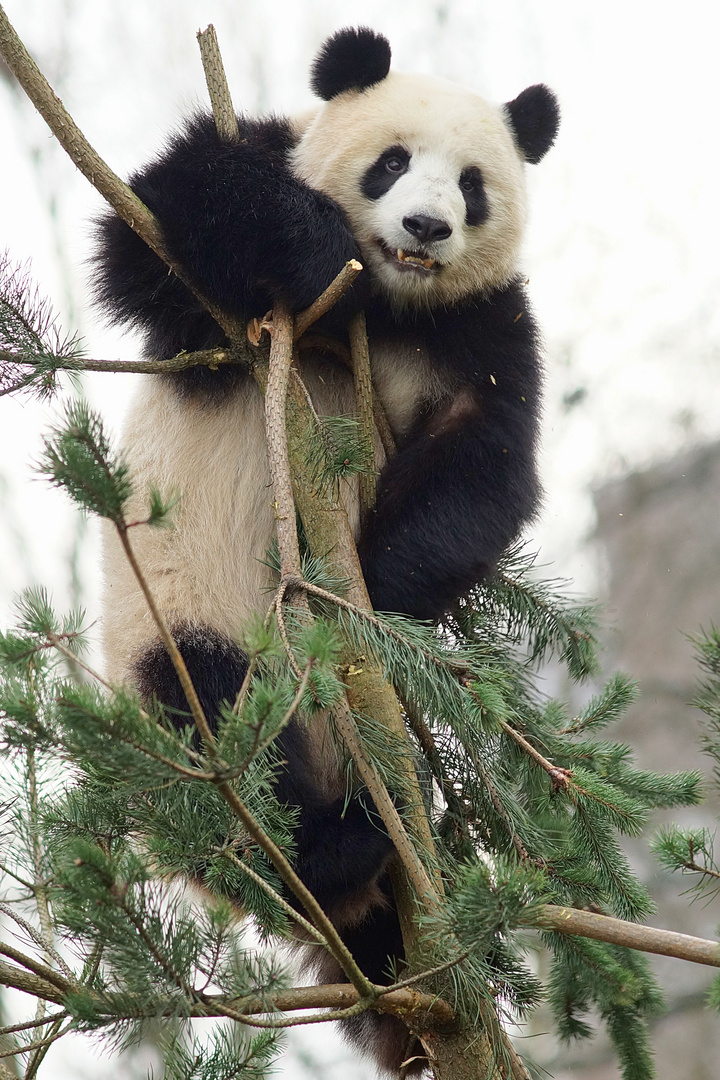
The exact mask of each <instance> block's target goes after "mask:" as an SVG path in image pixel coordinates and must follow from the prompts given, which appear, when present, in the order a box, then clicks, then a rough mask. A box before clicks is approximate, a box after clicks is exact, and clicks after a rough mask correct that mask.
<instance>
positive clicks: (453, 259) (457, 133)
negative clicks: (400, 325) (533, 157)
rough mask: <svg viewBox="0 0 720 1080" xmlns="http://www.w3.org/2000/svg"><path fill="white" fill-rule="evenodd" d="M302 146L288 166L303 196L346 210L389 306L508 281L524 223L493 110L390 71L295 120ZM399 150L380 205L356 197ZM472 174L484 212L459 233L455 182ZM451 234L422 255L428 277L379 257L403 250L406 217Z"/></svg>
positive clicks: (520, 180) (431, 301)
mask: <svg viewBox="0 0 720 1080" xmlns="http://www.w3.org/2000/svg"><path fill="white" fill-rule="evenodd" d="M295 130H296V131H298V132H300V133H301V139H300V142H299V144H298V146H297V147H296V149H295V151H294V152H293V158H292V163H293V165H292V167H293V169H294V171H295V172H296V174H297V175H298V176H299V177H300V178H301V179H302V180H304V181H305V182H306V183H308V184H310V185H311V186H312V187H315V188H318V189H319V190H320V191H324V192H325V193H326V194H328V195H331V196H332V197H333V198H334V199H336V200H337V202H339V203H340V205H341V206H342V207H343V208H344V209H345V211H346V212H347V214H348V217H349V218H350V223H351V225H352V228H353V232H354V234H355V237H356V238H357V241H358V243H359V245H360V249H361V252H362V255H363V258H364V260H365V262H366V264H367V266H368V268H369V270H370V272H371V274H372V275H373V278H374V280H375V282H376V283H378V284H379V285H380V287H381V288H382V289H383V291H384V292H385V294H386V295H387V296H388V297H389V299H390V301H391V302H392V303H395V304H403V303H405V304H419V305H428V306H430V307H434V306H437V305H439V304H447V303H452V302H454V301H457V300H460V299H462V298H463V297H464V296H468V295H470V294H472V293H474V292H480V291H483V290H487V289H491V288H497V287H499V286H502V285H504V284H506V283H507V282H508V281H509V280H510V278H512V277H513V276H514V274H515V273H516V272H517V261H518V250H519V245H520V241H521V238H522V235H523V231H524V228H525V221H526V194H525V177H524V165H523V157H522V154H521V153H520V150H519V149H518V147H517V145H516V143H515V139H514V137H513V135H512V132H511V130H510V128H509V127H508V124H507V121H506V114H505V111H504V109H503V107H502V106H498V105H493V104H490V103H489V102H487V101H485V100H484V99H483V98H481V97H479V96H477V95H476V94H472V93H470V91H468V90H466V89H464V88H463V87H461V86H456V85H455V84H454V83H450V82H446V81H445V80H443V79H435V78H430V77H428V76H423V75H404V74H398V73H395V72H390V74H389V75H388V76H387V78H385V79H383V81H382V82H380V83H377V84H376V85H375V86H371V87H369V88H368V89H366V90H362V91H358V90H347V91H345V92H344V93H342V94H338V95H337V97H335V98H333V99H332V100H331V101H328V102H326V103H325V104H323V105H321V106H320V108H319V109H318V110H317V111H316V113H315V114H314V116H312V117H309V116H308V115H307V114H305V115H304V116H303V117H302V118H299V119H298V120H296V121H295ZM393 145H402V146H404V147H405V149H406V150H407V151H408V152H409V153H410V154H411V166H410V169H409V171H408V172H407V173H406V174H405V175H404V176H401V177H400V178H399V179H398V180H397V181H396V182H395V184H394V185H393V187H392V188H391V189H390V191H389V192H388V193H387V194H386V195H383V196H382V197H381V198H380V199H377V200H371V199H368V198H366V196H364V195H363V193H362V189H361V182H362V178H363V175H364V174H365V172H366V170H367V169H368V168H369V167H370V165H372V164H373V162H374V161H376V160H377V158H378V157H379V156H380V154H381V153H382V152H383V151H384V150H386V149H388V148H389V147H391V146H393ZM473 165H474V166H477V167H478V168H479V169H480V170H481V172H482V176H483V182H484V185H485V191H486V194H487V199H488V204H489V213H488V216H487V219H486V221H484V222H483V223H482V224H481V225H478V226H468V225H466V224H465V204H464V200H463V197H462V193H461V191H460V187H459V179H460V174H461V172H462V171H463V169H465V168H467V167H468V166H473ZM418 213H421V214H427V215H428V216H429V217H436V218H439V219H441V220H444V221H447V222H448V223H449V224H450V225H452V228H453V231H452V235H451V236H450V237H449V238H448V239H447V240H441V241H437V242H435V243H433V244H424V245H423V248H424V249H426V250H427V251H428V253H429V254H430V255H431V256H433V257H436V258H437V260H438V262H439V263H442V264H443V266H442V269H441V270H440V272H439V273H436V274H427V275H425V274H423V275H421V274H415V273H408V272H407V271H402V270H397V269H395V268H394V266H393V265H392V263H389V262H388V260H387V259H386V258H385V256H384V255H383V254H382V253H381V251H380V248H379V246H378V240H382V241H384V242H385V243H386V244H387V245H388V246H389V247H390V248H398V247H402V248H405V249H408V248H412V244H411V243H410V237H409V234H408V233H407V232H406V231H405V230H404V228H403V225H402V219H403V217H405V216H407V215H409V214H418Z"/></svg>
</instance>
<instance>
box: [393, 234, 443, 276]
mask: <svg viewBox="0 0 720 1080" xmlns="http://www.w3.org/2000/svg"><path fill="white" fill-rule="evenodd" d="M378 246H379V247H380V250H381V251H382V253H383V255H384V256H385V258H386V259H387V261H388V262H389V263H392V265H393V266H394V267H395V268H396V269H397V270H400V271H401V272H402V273H406V274H407V273H410V274H412V273H415V274H422V275H424V274H432V273H437V271H438V270H439V269H440V263H439V262H438V261H437V259H433V257H432V255H429V254H428V253H427V251H407V250H406V249H405V248H391V247H389V245H388V244H386V243H384V242H383V241H382V240H378Z"/></svg>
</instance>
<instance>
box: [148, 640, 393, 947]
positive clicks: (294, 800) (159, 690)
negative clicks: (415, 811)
mask: <svg viewBox="0 0 720 1080" xmlns="http://www.w3.org/2000/svg"><path fill="white" fill-rule="evenodd" d="M173 637H174V638H175V641H176V643H177V646H178V649H179V650H180V654H181V656H182V658H183V660H184V661H185V664H186V666H187V669H188V672H189V674H190V678H191V679H192V682H193V685H194V687H195V690H196V691H197V695H198V698H199V699H200V704H201V706H202V708H203V711H204V713H205V715H206V717H207V719H208V722H209V724H210V727H211V729H212V730H213V731H215V730H217V719H218V713H219V709H220V705H221V703H222V702H223V701H227V702H233V701H234V700H235V696H236V695H237V692H238V690H239V688H240V686H241V685H242V681H243V679H244V678H245V675H246V673H247V667H248V662H247V657H246V656H245V654H244V653H243V651H242V650H241V649H240V648H239V647H238V646H237V645H236V644H235V643H234V642H233V641H231V640H230V639H229V638H227V637H226V636H225V635H224V634H221V633H219V632H218V631H216V630H212V629H211V628H209V627H205V626H189V625H185V626H182V625H180V626H178V625H175V626H174V627H173ZM133 674H134V678H135V683H136V685H137V688H138V690H139V692H140V695H141V697H143V698H144V699H145V700H147V701H150V700H152V699H153V698H155V699H157V700H158V701H159V702H161V703H162V704H163V705H164V706H165V708H166V709H167V710H168V715H169V717H170V719H171V720H173V721H175V722H176V723H177V724H178V726H180V725H184V724H186V723H188V719H187V715H188V711H189V710H188V704H187V700H186V698H185V693H184V691H183V689H182V686H181V684H180V680H179V679H178V677H177V673H176V672H175V668H174V666H173V663H172V661H171V659H170V655H169V653H168V651H167V649H166V648H165V646H164V644H163V643H162V642H161V641H157V642H155V643H154V644H153V645H152V646H150V648H148V649H147V650H146V651H145V652H144V653H143V655H142V656H141V657H140V658H139V659H138V660H137V661H136V663H135V665H134V671H133ZM275 746H276V749H277V751H278V756H279V759H280V762H281V764H280V765H279V767H278V769H277V774H276V780H275V793H276V795H277V797H278V799H279V801H280V802H281V803H284V804H286V805H287V806H293V807H297V809H298V828H297V831H296V834H295V845H296V852H297V854H296V857H295V860H294V869H295V871H296V873H297V874H298V876H299V877H300V879H301V881H302V882H303V884H304V885H305V886H306V887H307V888H308V889H309V890H310V892H311V893H312V894H313V895H314V896H315V898H316V899H317V901H318V903H319V904H320V906H321V907H322V908H323V910H325V911H326V912H328V913H334V912H335V911H342V910H343V909H346V908H347V906H348V904H352V903H355V905H356V906H357V905H358V903H359V904H361V905H362V906H364V907H368V906H370V905H371V904H373V903H374V902H377V900H378V899H379V900H380V902H382V899H381V898H379V897H378V896H376V895H375V893H376V890H377V884H376V883H377V881H378V879H379V877H380V876H381V874H382V873H383V872H384V870H385V868H386V866H387V863H388V861H389V859H390V857H391V855H392V852H393V851H394V848H393V845H392V842H391V840H390V838H389V837H388V835H387V832H386V831H385V829H384V826H383V825H382V822H381V821H380V820H379V818H378V817H377V815H374V816H373V815H371V814H369V813H368V810H367V808H366V805H365V802H364V799H363V796H362V795H358V794H357V793H356V794H355V795H354V796H353V797H352V798H350V799H349V800H346V799H345V798H335V799H329V798H328V797H327V796H325V795H323V793H322V792H321V791H320V790H318V787H317V784H316V782H315V781H314V779H313V778H314V777H316V776H317V775H318V767H317V763H314V762H312V761H311V760H310V745H309V740H308V739H307V736H306V732H305V729H304V728H303V726H302V725H301V724H299V723H295V722H291V723H290V724H289V725H288V726H287V727H286V728H285V729H284V730H283V731H282V732H281V733H280V735H279V736H278V738H277V739H276V741H275ZM365 798H367V796H365ZM285 892H286V898H287V899H288V901H289V902H290V903H292V904H294V905H295V906H298V907H299V906H300V905H299V902H298V901H297V900H296V898H295V897H294V895H292V894H291V893H290V892H289V890H287V888H286V890H285ZM363 893H366V894H367V896H366V898H365V900H364V903H363V899H362V894H363ZM386 955H387V954H386Z"/></svg>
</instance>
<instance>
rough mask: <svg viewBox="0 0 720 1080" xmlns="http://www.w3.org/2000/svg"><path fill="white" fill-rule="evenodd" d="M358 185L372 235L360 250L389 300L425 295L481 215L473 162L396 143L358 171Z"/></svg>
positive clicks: (458, 254) (453, 262) (484, 206)
mask: <svg viewBox="0 0 720 1080" xmlns="http://www.w3.org/2000/svg"><path fill="white" fill-rule="evenodd" d="M408 141H409V143H411V144H412V143H417V140H408ZM361 190H362V193H363V195H364V196H365V198H366V199H367V200H368V201H369V203H370V205H369V206H368V207H367V226H368V228H369V229H370V230H372V231H373V232H374V234H375V244H374V246H372V245H367V244H366V245H365V249H364V251H363V254H364V255H365V257H366V259H368V260H369V261H370V264H371V267H372V269H373V272H374V275H375V278H376V280H377V281H378V282H379V283H380V285H381V287H382V288H383V289H384V291H385V292H386V293H387V294H388V295H389V296H390V297H393V298H395V299H396V300H397V299H398V298H403V299H405V300H407V301H408V302H411V303H412V302H413V300H416V301H422V300H423V299H428V300H432V297H433V294H434V292H435V291H436V287H437V285H438V282H439V279H440V278H441V277H442V276H443V275H448V268H449V271H450V275H452V268H453V267H457V266H459V265H461V264H462V262H463V260H464V258H465V257H466V254H467V251H468V247H471V245H472V240H473V235H472V230H473V229H475V228H478V227H479V226H481V225H482V224H483V223H484V222H485V221H486V219H487V217H488V213H489V206H488V198H487V193H486V191H485V185H484V182H483V176H482V171H481V169H480V167H479V166H478V165H475V164H465V165H463V164H462V159H460V158H459V157H456V159H455V160H453V159H452V158H450V159H448V157H447V156H445V155H443V154H442V153H440V152H438V151H437V150H435V149H433V148H432V147H431V146H423V145H422V144H418V145H416V146H413V145H401V144H397V145H394V146H390V147H388V148H387V149H385V150H383V152H382V153H381V154H380V155H379V156H378V158H377V159H376V160H375V161H374V162H373V164H372V165H371V166H370V167H369V168H368V169H367V170H366V172H365V174H364V176H363V177H362V181H361Z"/></svg>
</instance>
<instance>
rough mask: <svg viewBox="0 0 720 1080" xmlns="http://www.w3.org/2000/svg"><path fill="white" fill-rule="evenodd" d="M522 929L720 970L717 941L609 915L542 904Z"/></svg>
mask: <svg viewBox="0 0 720 1080" xmlns="http://www.w3.org/2000/svg"><path fill="white" fill-rule="evenodd" d="M523 925H525V926H533V927H534V928H535V929H538V930H553V931H555V933H558V934H570V935H576V936H579V937H588V938H594V939H595V940H596V941H606V942H607V943H608V944H610V945H624V946H625V948H626V949H636V950H637V951H638V952H646V953H658V954H659V955H661V956H675V957H677V958H678V959H679V960H690V961H691V962H692V963H694V964H708V965H709V966H710V967H720V943H718V942H717V941H709V940H708V939H707V938H698V937H692V936H691V935H689V934H676V933H675V932H674V931H672V930H658V929H657V928H656V927H654V926H643V925H641V924H639V923H630V922H625V921H624V920H623V919H613V918H611V917H610V916H609V915H596V914H595V913H594V912H592V911H580V910H578V909H577V908H566V907H557V906H555V905H554V904H544V905H543V906H542V907H540V908H535V909H534V910H530V911H528V913H527V920H526V921H524V923H523Z"/></svg>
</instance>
